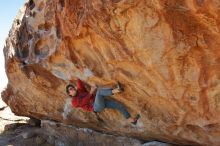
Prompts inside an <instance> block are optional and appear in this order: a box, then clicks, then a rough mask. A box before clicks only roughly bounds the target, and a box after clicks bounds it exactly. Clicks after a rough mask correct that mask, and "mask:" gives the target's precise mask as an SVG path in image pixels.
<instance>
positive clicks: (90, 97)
mask: <svg viewBox="0 0 220 146" xmlns="http://www.w3.org/2000/svg"><path fill="white" fill-rule="evenodd" d="M76 87H77V94H76V96H74V97H73V99H72V106H73V107H80V108H82V109H84V110H87V111H93V103H94V100H95V96H94V94H90V93H89V92H88V91H87V90H86V88H85V84H84V83H83V82H82V81H81V80H80V79H77V83H76Z"/></svg>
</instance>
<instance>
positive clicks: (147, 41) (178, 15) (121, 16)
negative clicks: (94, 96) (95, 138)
mask: <svg viewBox="0 0 220 146" xmlns="http://www.w3.org/2000/svg"><path fill="white" fill-rule="evenodd" d="M22 11H23V12H22ZM22 11H21V12H20V14H19V15H18V17H17V18H16V20H15V21H14V24H13V27H12V29H11V31H10V34H9V37H8V39H7V42H6V43H7V44H6V46H5V48H4V54H5V61H6V62H5V65H6V66H5V68H6V72H7V76H8V79H9V83H8V87H7V89H6V90H5V91H4V93H3V95H4V98H3V99H4V101H5V102H6V103H7V104H8V105H9V106H10V107H11V109H12V111H13V112H14V113H16V114H17V115H24V116H30V117H35V118H39V119H47V120H54V121H59V122H63V123H66V124H70V125H76V126H80V127H89V128H92V129H95V130H98V131H103V132H107V133H112V134H118V135H122V136H127V137H135V138H138V139H143V140H151V139H157V140H160V141H167V142H171V143H177V144H184V145H213V146H214V145H216V146H217V145H220V139H219V137H220V123H219V121H220V68H219V66H220V33H219V31H220V1H219V0H181V1H180V0H47V1H44V0H30V1H29V2H27V3H26V5H25V7H24V8H23V9H22ZM78 67H83V68H84V70H82V69H79V68H78ZM91 75H93V76H91ZM88 76H89V77H88ZM77 77H78V78H81V79H82V80H84V81H86V82H95V83H96V84H98V85H99V86H113V85H114V83H115V82H116V81H117V80H118V81H120V82H122V83H123V84H124V85H125V92H124V93H123V94H118V95H116V96H115V97H112V98H114V99H115V100H117V101H119V102H121V103H123V104H124V105H125V106H126V107H127V108H128V109H129V111H130V112H131V113H132V115H134V114H136V113H140V114H141V120H140V121H139V122H138V124H137V126H135V127H133V126H131V125H129V124H128V123H126V121H125V120H124V118H123V117H122V116H121V115H120V114H119V113H118V112H117V111H115V110H105V111H104V112H102V113H100V115H99V116H100V118H101V119H102V120H103V122H99V121H98V120H97V118H96V116H95V115H94V114H93V113H88V112H85V111H82V110H80V109H72V108H71V109H68V100H67V101H66V99H67V97H66V94H65V85H66V84H67V83H69V82H70V81H71V80H75V79H76V78H77Z"/></svg>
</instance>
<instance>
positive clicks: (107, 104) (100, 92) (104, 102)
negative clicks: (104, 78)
mask: <svg viewBox="0 0 220 146" xmlns="http://www.w3.org/2000/svg"><path fill="white" fill-rule="evenodd" d="M110 95H113V93H112V89H111V88H98V89H97V92H96V96H95V102H94V105H93V107H94V111H95V112H101V111H102V110H103V109H104V108H112V109H117V110H118V111H120V112H121V113H122V114H123V115H124V117H125V118H126V119H128V118H129V117H131V115H130V113H129V112H128V111H127V109H126V108H125V107H124V106H123V105H122V104H121V103H118V102H115V101H112V100H109V99H106V98H105V97H106V96H110Z"/></svg>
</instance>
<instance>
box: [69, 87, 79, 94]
mask: <svg viewBox="0 0 220 146" xmlns="http://www.w3.org/2000/svg"><path fill="white" fill-rule="evenodd" d="M68 91H69V95H70V96H76V93H77V91H76V89H75V88H73V87H69V89H68Z"/></svg>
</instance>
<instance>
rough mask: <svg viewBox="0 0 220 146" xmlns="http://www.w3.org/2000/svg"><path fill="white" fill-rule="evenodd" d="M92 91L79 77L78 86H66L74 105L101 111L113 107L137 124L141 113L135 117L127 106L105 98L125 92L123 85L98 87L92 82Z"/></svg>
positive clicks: (96, 111) (88, 109)
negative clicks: (87, 88) (88, 89)
mask: <svg viewBox="0 0 220 146" xmlns="http://www.w3.org/2000/svg"><path fill="white" fill-rule="evenodd" d="M90 86H91V89H90V92H88V91H87V90H86V88H85V84H84V83H83V82H82V81H81V80H80V79H77V81H76V87H75V86H74V85H72V84H69V85H67V86H66V93H67V94H68V95H69V96H70V97H71V98H72V106H73V107H76V108H77V107H80V108H82V109H84V110H87V111H94V112H95V113H98V112H101V111H102V110H103V109H104V108H112V109H117V110H118V111H120V112H121V113H122V114H123V116H124V117H125V118H126V119H127V120H128V121H129V122H130V123H132V124H134V125H136V123H137V121H138V119H139V118H140V115H139V114H137V115H136V116H135V117H134V118H132V117H131V115H130V113H129V112H128V111H127V109H125V107H124V106H123V105H122V104H120V103H118V102H115V101H112V100H109V99H107V98H105V97H106V96H110V95H114V94H116V93H120V92H123V91H124V89H123V87H122V85H121V84H120V83H119V82H117V87H116V88H114V89H112V88H97V86H96V85H95V84H91V85H90Z"/></svg>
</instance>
